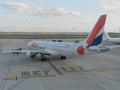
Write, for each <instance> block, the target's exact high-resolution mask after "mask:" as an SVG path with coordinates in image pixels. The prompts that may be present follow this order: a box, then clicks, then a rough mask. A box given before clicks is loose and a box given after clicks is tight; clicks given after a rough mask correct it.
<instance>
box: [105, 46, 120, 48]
mask: <svg viewBox="0 0 120 90" xmlns="http://www.w3.org/2000/svg"><path fill="white" fill-rule="evenodd" d="M105 47H107V48H109V49H114V48H120V45H107V46H105Z"/></svg>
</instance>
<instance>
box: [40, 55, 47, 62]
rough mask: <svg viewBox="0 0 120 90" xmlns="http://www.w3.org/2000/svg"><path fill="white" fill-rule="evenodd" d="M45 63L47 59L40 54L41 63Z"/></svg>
mask: <svg viewBox="0 0 120 90" xmlns="http://www.w3.org/2000/svg"><path fill="white" fill-rule="evenodd" d="M44 61H47V58H46V57H45V55H43V54H41V62H44Z"/></svg>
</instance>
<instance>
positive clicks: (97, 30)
mask: <svg viewBox="0 0 120 90" xmlns="http://www.w3.org/2000/svg"><path fill="white" fill-rule="evenodd" d="M105 21H106V15H101V16H100V18H99V20H98V21H97V23H96V25H95V26H94V28H93V30H92V32H91V33H90V34H89V36H88V38H87V40H86V43H87V45H91V44H92V43H93V42H94V40H95V39H96V38H97V37H98V36H99V35H101V34H103V33H104V31H103V29H104V25H105ZM101 37H102V36H101ZM100 39H102V38H100ZM100 41H101V40H99V41H98V40H96V43H97V44H100V43H101V42H100Z"/></svg>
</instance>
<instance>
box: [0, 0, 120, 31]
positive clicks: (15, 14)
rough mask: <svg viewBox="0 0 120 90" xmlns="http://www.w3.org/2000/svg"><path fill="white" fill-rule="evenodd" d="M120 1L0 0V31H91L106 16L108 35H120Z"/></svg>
mask: <svg viewBox="0 0 120 90" xmlns="http://www.w3.org/2000/svg"><path fill="white" fill-rule="evenodd" d="M119 7H120V0H0V31H1V32H13V31H15V32H90V31H91V30H92V28H93V26H94V24H95V23H96V21H97V20H98V18H99V16H100V15H102V14H107V20H106V25H105V31H106V32H120V8H119Z"/></svg>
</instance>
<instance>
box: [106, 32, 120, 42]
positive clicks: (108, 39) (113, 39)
mask: <svg viewBox="0 0 120 90" xmlns="http://www.w3.org/2000/svg"><path fill="white" fill-rule="evenodd" d="M104 37H105V39H106V40H107V41H109V42H113V43H116V44H120V38H112V37H110V36H109V35H108V33H106V32H104Z"/></svg>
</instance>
